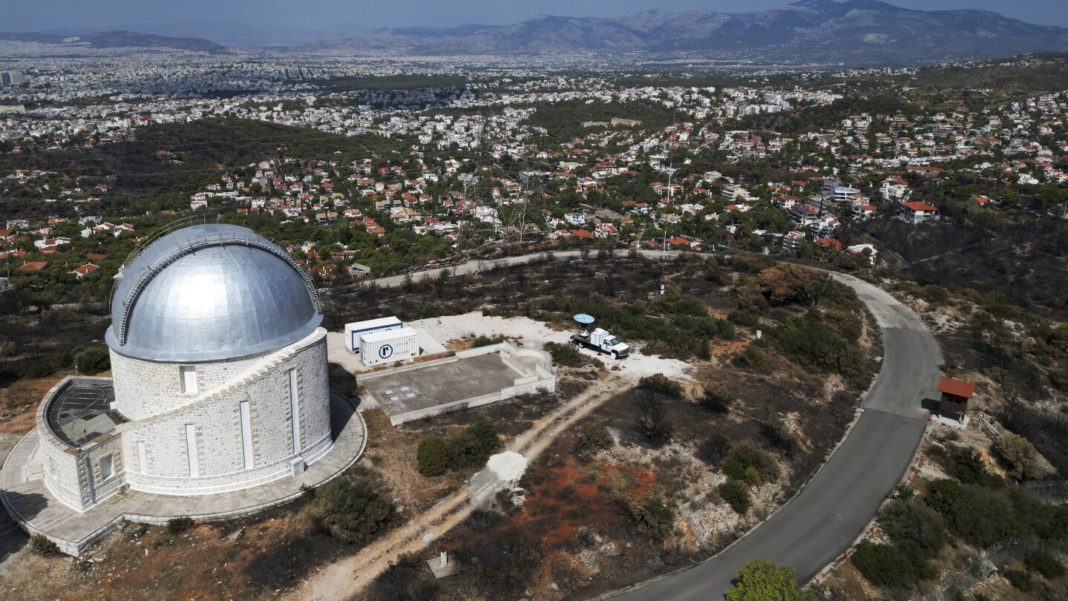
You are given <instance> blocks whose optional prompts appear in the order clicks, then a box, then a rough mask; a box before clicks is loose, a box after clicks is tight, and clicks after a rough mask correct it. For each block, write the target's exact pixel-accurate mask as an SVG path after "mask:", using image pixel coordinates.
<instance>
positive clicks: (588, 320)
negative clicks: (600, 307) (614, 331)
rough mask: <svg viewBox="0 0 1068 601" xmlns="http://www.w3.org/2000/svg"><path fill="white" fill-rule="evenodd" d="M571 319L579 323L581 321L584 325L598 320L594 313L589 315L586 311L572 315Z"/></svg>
mask: <svg viewBox="0 0 1068 601" xmlns="http://www.w3.org/2000/svg"><path fill="white" fill-rule="evenodd" d="M571 319H574V320H575V321H576V322H578V323H580V324H582V325H584V326H588V325H590V324H591V323H593V322H594V321H596V320H595V319H594V318H593V316H592V315H587V314H585V313H579V314H578V315H576V316H574V317H572V318H571Z"/></svg>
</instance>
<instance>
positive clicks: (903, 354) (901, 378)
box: [376, 251, 943, 601]
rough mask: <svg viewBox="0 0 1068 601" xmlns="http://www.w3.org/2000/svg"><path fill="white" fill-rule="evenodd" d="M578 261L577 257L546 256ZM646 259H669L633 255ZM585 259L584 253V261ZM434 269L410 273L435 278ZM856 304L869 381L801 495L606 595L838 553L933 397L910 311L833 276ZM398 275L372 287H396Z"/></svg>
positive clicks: (806, 565)
mask: <svg viewBox="0 0 1068 601" xmlns="http://www.w3.org/2000/svg"><path fill="white" fill-rule="evenodd" d="M553 254H554V255H555V256H556V257H557V258H579V257H580V256H581V255H580V253H579V252H578V251H561V252H555V253H553ZM642 254H643V255H644V256H646V257H650V258H659V257H663V256H669V257H671V256H674V255H676V254H677V253H673V252H670V251H668V252H666V253H665V252H661V251H643V252H642ZM538 256H541V255H528V256H519V257H507V258H503V259H498V260H495V261H486V262H482V261H471V262H468V263H464V264H461V265H457V266H455V267H449V270H450V271H451V272H452V273H456V274H464V273H474V272H478V271H482V270H484V269H492V268H495V267H504V266H507V265H516V264H519V263H523V262H528V261H530V260H532V259H535V258H537V257H538ZM590 256H591V258H592V257H593V256H594V253H591V254H590ZM441 271H442V270H440V269H439V270H431V271H429V272H422V273H418V274H413V277H414V278H415V279H417V280H418V279H420V278H422V277H427V276H430V277H436V276H437V275H438V274H439V273H440V272H441ZM832 275H833V276H834V278H835V279H837V280H838V281H840V282H842V283H843V284H845V285H847V286H849V287H851V288H852V289H853V290H854V291H856V293H857V296H858V297H859V298H860V299H861V300H862V301H863V302H864V304H865V305H866V306H867V308H868V310H869V311H871V313H872V315H874V316H875V320H876V322H877V323H878V325H879V328H880V330H881V331H882V337H883V358H882V366H881V368H880V370H879V374H878V375H877V376H876V378H875V381H874V383H873V384H872V386H871V388H870V389H869V391H868V393H867V394H866V395H865V397H864V400H863V401H862V403H861V407H862V408H863V412H862V414H861V416H860V418H859V419H858V420H857V422H856V424H855V425H854V426H853V428H852V429H851V430H850V432H849V433H848V435H847V436H846V438H845V440H844V441H843V442H842V443H841V445H840V446H839V447H838V449H837V450H836V451H835V452H834V453H833V454H832V455H831V457H830V459H829V460H828V462H827V463H826V464H825V465H824V466H823V468H822V469H820V471H819V473H817V474H816V476H815V477H814V478H813V479H812V480H811V481H810V482H809V483H808V484H807V485H806V486H805V488H804V489H803V490H802V491H801V492H800V493H799V494H798V495H797V496H796V497H794V498H793V499H792V500H791V501H789V502H788V503H787V504H786V505H785V506H783V507H782V508H781V509H780V510H779V511H778V512H776V513H775V514H774V515H772V516H771V517H770V518H769V519H768V520H766V521H765V522H764V523H762V524H760V525H758V526H757V527H755V528H754V529H752V530H751V531H749V533H748V534H746V535H745V536H744V537H742V538H741V539H739V540H738V541H736V542H735V543H734V544H733V545H731V546H730V547H728V548H727V549H725V550H724V551H722V552H720V553H719V554H718V555H716V556H714V557H712V558H711V559H709V560H707V561H705V562H703V563H700V564H698V565H696V566H693V567H690V568H687V569H685V570H682V571H679V572H675V573H672V574H668V575H666V576H662V577H660V578H657V579H654V580H652V581H649V582H646V583H643V584H639V585H636V586H634V587H631V588H629V589H627V590H624V591H620V592H618V593H617V594H615V595H612V598H613V599H616V600H617V601H691V600H692V601H698V600H701V601H707V600H709V599H714V598H719V597H722V596H723V595H724V593H725V592H726V591H727V589H728V588H729V587H730V585H731V581H732V580H733V579H734V576H735V574H736V573H737V572H738V570H740V569H741V568H742V567H743V566H744V565H745V564H746V563H748V562H749V561H750V560H753V559H766V560H769V561H772V562H775V563H776V564H780V565H787V566H791V567H793V568H794V570H796V572H797V577H798V580H799V581H801V582H807V581H808V580H809V579H811V578H812V577H813V576H815V575H816V574H817V573H818V572H819V571H820V570H821V569H823V567H824V566H826V565H827V564H829V563H831V562H832V561H834V559H835V558H836V557H838V556H839V555H841V553H842V552H843V551H845V549H847V548H848V547H849V546H850V545H851V544H852V543H853V542H854V541H855V540H856V538H857V537H858V536H860V534H861V533H862V532H863V530H864V528H865V527H866V526H867V524H868V522H869V521H870V520H871V518H872V516H874V515H875V514H876V512H877V511H878V509H879V506H880V505H881V504H882V502H883V501H884V500H885V499H886V497H887V496H888V495H889V494H890V493H891V492H892V491H893V489H894V487H895V486H896V485H897V484H898V483H899V482H900V481H901V478H902V477H903V476H904V474H905V471H906V470H907V469H908V466H909V464H910V463H911V462H912V458H913V456H914V455H915V453H916V449H917V448H918V447H919V444H920V440H921V439H922V437H923V432H924V428H925V425H926V422H925V421H924V420H923V419H922V414H921V410H920V402H921V400H922V399H924V398H926V397H932V396H933V395H934V394H935V390H934V389H935V387H936V386H937V383H938V377H939V374H940V366H941V365H942V363H943V359H942V352H941V349H940V348H939V346H938V343H937V342H936V341H935V338H934V336H933V335H932V334H931V332H930V330H929V329H928V328H927V326H926V325H924V323H923V321H922V320H921V319H920V317H919V316H918V315H916V313H915V312H913V311H912V310H911V309H909V308H908V307H906V306H905V305H903V304H902V303H900V302H899V301H897V300H896V299H894V298H893V297H892V296H891V295H890V294H888V293H887V292H885V291H883V290H881V289H880V288H878V287H876V286H874V285H872V284H869V283H868V282H865V281H864V280H861V279H859V278H856V277H853V276H850V275H845V274H839V273H834V274H832ZM404 279H405V276H398V277H395V278H384V279H381V280H376V283H377V284H378V285H380V286H384V287H390V286H397V285H400V284H401V283H402V282H403V281H404Z"/></svg>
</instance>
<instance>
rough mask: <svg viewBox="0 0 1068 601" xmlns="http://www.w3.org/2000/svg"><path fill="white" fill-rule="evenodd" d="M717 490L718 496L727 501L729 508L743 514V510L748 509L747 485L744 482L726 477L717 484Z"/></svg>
mask: <svg viewBox="0 0 1068 601" xmlns="http://www.w3.org/2000/svg"><path fill="white" fill-rule="evenodd" d="M716 490H717V491H718V492H719V496H720V497H721V498H722V499H723V500H724V501H726V502H727V505H730V506H731V509H733V510H734V511H736V512H738V513H739V514H742V515H745V512H747V511H749V507H750V505H751V503H750V500H749V487H748V486H746V485H745V483H743V482H741V481H739V480H735V479H733V478H730V479H728V480H727V481H726V482H724V483H723V484H720V485H719V488H717V489H716Z"/></svg>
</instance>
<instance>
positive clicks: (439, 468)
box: [416, 436, 449, 478]
mask: <svg viewBox="0 0 1068 601" xmlns="http://www.w3.org/2000/svg"><path fill="white" fill-rule="evenodd" d="M416 457H417V459H418V462H419V473H420V474H422V475H424V476H427V477H428V478H429V477H433V476H440V475H442V474H444V473H445V472H446V471H448V469H449V449H448V447H447V446H446V445H445V441H444V440H443V439H441V438H439V437H437V436H428V437H426V438H424V439H423V440H422V442H420V443H419V450H418V451H417V452H416Z"/></svg>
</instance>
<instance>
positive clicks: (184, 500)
mask: <svg viewBox="0 0 1068 601" xmlns="http://www.w3.org/2000/svg"><path fill="white" fill-rule="evenodd" d="M330 411H331V415H330V417H331V426H332V430H333V432H332V434H333V436H334V444H333V446H332V447H331V448H330V450H329V451H328V452H327V453H326V455H324V456H323V457H321V458H320V459H319V460H318V461H316V462H315V463H313V464H311V465H309V466H308V468H307V469H306V470H305V471H304V472H303V473H301V474H299V475H297V476H291V477H285V478H281V479H278V480H275V481H273V482H268V483H266V484H262V485H260V486H256V487H254V488H250V489H246V490H240V491H234V492H228V493H219V494H212V495H198V496H188V497H181V496H172V495H158V494H149V493H142V492H137V491H132V490H125V491H123V492H120V493H118V494H116V495H114V496H112V497H111V498H109V499H108V500H107V501H104V502H103V503H101V504H100V505H97V506H95V507H93V508H92V509H90V510H88V511H86V512H84V513H78V512H77V511H75V510H73V509H71V508H69V507H67V506H66V505H64V504H62V503H60V502H59V501H58V500H56V499H55V498H54V497H53V496H52V494H51V493H50V492H49V491H48V488H47V487H46V486H45V484H44V480H43V479H41V477H40V475H39V471H35V470H34V469H33V465H34V462H39V459H38V458H37V445H38V439H37V430H36V429H34V430H32V431H31V432H30V433H29V434H27V435H26V436H24V437H23V438H22V439H21V440H20V441H19V442H18V444H16V445H15V447H14V448H13V449H12V450H11V453H10V454H9V455H8V457H7V459H6V460H5V461H4V465H3V469H2V470H0V502H2V503H3V505H4V507H5V508H6V509H7V511H8V513H9V514H10V515H11V517H12V518H14V520H15V521H16V523H18V525H19V526H20V527H21V528H22V529H23V530H26V531H27V532H29V533H30V534H31V535H32V534H43V535H44V536H46V537H48V538H49V539H50V540H52V541H53V542H55V543H56V544H57V545H58V546H59V548H60V550H61V551H63V552H64V553H67V554H68V555H82V554H83V553H84V552H85V551H86V550H87V549H89V548H90V547H91V546H92V545H93V544H94V543H96V542H97V541H98V540H100V539H101V538H102V537H103V536H104V535H106V534H107V533H108V532H110V531H111V530H113V529H114V528H116V527H118V526H121V525H122V523H123V522H125V521H131V522H144V523H153V524H160V523H165V522H167V521H168V520H170V519H171V518H174V517H180V516H187V517H190V518H193V519H194V520H197V521H213V520H225V519H231V518H235V517H241V516H245V515H250V514H253V513H256V512H258V511H262V510H264V509H267V508H269V507H274V506H276V505H281V504H284V503H287V502H289V501H292V500H294V499H296V498H297V497H299V496H300V495H302V494H303V492H304V491H303V490H302V489H303V487H315V486H319V485H321V484H323V483H325V482H327V481H329V480H331V479H333V478H334V477H336V476H338V475H339V474H341V473H342V472H343V471H345V470H346V469H348V468H349V467H350V466H351V465H352V464H353V463H355V462H356V460H357V459H359V458H360V456H361V455H363V451H364V449H365V448H366V446H367V426H366V424H365V423H364V421H363V418H362V417H361V416H360V414H359V413H358V412H357V411H356V409H355V406H354V405H353V404H352V403H351V402H350V401H349V400H348V399H347V398H345V397H344V396H342V395H339V394H336V393H334V394H331V406H330ZM34 474H38V475H36V476H35V475H34Z"/></svg>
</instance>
